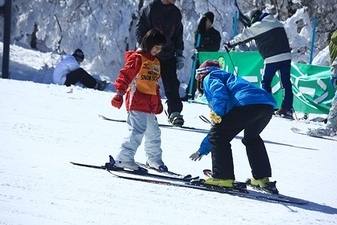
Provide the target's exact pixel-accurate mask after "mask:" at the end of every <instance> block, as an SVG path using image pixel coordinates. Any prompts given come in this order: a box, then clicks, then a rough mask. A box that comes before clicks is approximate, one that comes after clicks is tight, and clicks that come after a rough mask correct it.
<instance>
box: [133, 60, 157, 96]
mask: <svg viewBox="0 0 337 225" xmlns="http://www.w3.org/2000/svg"><path fill="white" fill-rule="evenodd" d="M139 55H140V56H141V57H142V67H141V69H140V70H139V73H138V74H137V76H136V88H137V89H138V91H140V92H142V93H145V94H150V95H157V87H158V79H159V77H160V63H159V60H158V59H157V58H155V59H154V60H153V61H151V60H149V59H147V58H146V57H144V56H142V55H141V54H139Z"/></svg>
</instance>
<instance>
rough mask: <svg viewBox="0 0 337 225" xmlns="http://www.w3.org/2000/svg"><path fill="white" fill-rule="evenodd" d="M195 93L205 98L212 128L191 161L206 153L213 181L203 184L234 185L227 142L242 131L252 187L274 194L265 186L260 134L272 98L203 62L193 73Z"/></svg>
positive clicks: (273, 188)
mask: <svg viewBox="0 0 337 225" xmlns="http://www.w3.org/2000/svg"><path fill="white" fill-rule="evenodd" d="M196 79H197V80H198V90H199V91H200V92H201V93H204V94H205V97H206V99H207V102H208V103H209V106H210V108H211V114H210V118H211V120H212V121H213V124H214V125H213V126H212V128H211V129H210V131H209V133H208V135H207V136H206V137H205V138H204V140H203V141H202V143H201V145H200V148H199V150H198V151H197V152H195V153H193V154H192V155H191V156H190V158H191V159H192V160H194V161H195V160H200V159H201V157H202V156H203V155H207V154H208V153H209V152H210V151H211V154H212V170H213V177H212V178H208V179H206V180H205V184H209V185H216V186H222V187H228V188H231V187H233V182H234V181H235V175H234V165H233V155H232V148H231V144H230V142H231V141H232V140H233V138H234V137H235V136H236V135H237V134H239V133H240V132H241V131H243V134H244V135H243V139H242V143H243V144H244V145H245V146H246V152H247V157H248V161H249V164H250V167H251V171H252V175H253V177H252V178H251V180H250V182H251V184H252V185H255V186H259V187H261V188H266V189H268V191H271V192H273V193H277V192H278V191H277V189H276V186H275V182H269V177H271V166H270V162H269V158H268V154H267V151H266V147H265V145H264V142H263V140H262V138H261V137H260V133H261V132H262V131H263V130H264V128H265V127H266V126H267V124H268V123H269V121H270V119H271V117H272V115H273V112H274V107H275V106H276V102H275V99H274V97H273V96H272V95H271V94H270V93H268V92H267V91H265V90H263V89H262V88H259V87H257V86H255V85H254V84H251V83H250V82H248V81H246V80H244V79H243V78H241V77H239V76H236V75H234V74H232V73H228V72H226V71H223V70H221V69H220V64H219V63H218V62H217V61H211V60H208V61H205V62H204V63H202V64H201V66H200V67H199V69H198V70H197V71H196Z"/></svg>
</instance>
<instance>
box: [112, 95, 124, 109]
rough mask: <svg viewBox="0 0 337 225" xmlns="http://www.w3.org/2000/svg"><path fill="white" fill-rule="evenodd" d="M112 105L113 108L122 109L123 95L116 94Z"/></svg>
mask: <svg viewBox="0 0 337 225" xmlns="http://www.w3.org/2000/svg"><path fill="white" fill-rule="evenodd" d="M111 105H112V106H113V107H116V108H118V109H120V108H121V107H122V105H123V95H120V94H116V95H115V96H114V97H113V98H112V99H111Z"/></svg>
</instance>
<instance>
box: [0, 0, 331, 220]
mask: <svg viewBox="0 0 337 225" xmlns="http://www.w3.org/2000/svg"><path fill="white" fill-rule="evenodd" d="M14 2H15V1H14ZM34 2H35V1H34ZM34 2H25V3H26V4H23V5H22V7H21V8H20V7H18V8H16V9H17V10H18V11H17V12H16V13H17V14H19V15H20V17H18V18H19V19H20V20H19V21H16V22H15V23H14V24H16V28H15V34H14V36H15V43H16V44H13V45H11V46H10V79H0V111H1V116H2V119H1V121H0V136H1V141H0V143H1V148H0V158H1V164H0V202H1V204H0V224H1V225H23V224H24V225H45V224H48V225H54V224H55V225H59V224H69V225H78V224H98V225H100V224H108V223H111V224H142V225H143V224H144V225H145V224H156V225H178V224H179V225H181V224H184V225H189V224H191V225H192V224H193V225H194V224H243V225H246V224H248V225H249V224H251V225H256V224H268V225H275V224H282V225H283V224H294V225H295V224H296V225H308V224H313V225H316V224H317V225H323V224H324V225H326V224H336V223H337V195H336V193H335V192H336V178H337V175H336V172H335V171H337V164H336V160H335V159H336V158H337V151H336V149H337V148H336V146H337V143H336V142H335V141H331V140H323V139H318V138H313V137H308V136H304V135H299V134H295V133H293V132H292V131H291V127H300V128H303V127H317V126H320V125H322V124H319V123H310V124H306V123H304V122H302V121H290V120H286V119H282V118H277V117H273V118H272V120H271V121H270V123H269V125H268V126H267V127H266V129H265V130H264V131H263V133H262V134H261V136H262V138H263V139H264V140H265V143H266V147H267V150H268V153H269V158H270V161H271V165H272V172H273V177H272V180H276V181H277V187H278V189H279V191H280V193H282V194H284V195H286V196H291V197H295V198H298V199H301V200H304V201H307V202H308V204H306V205H292V204H284V203H274V202H266V201H262V200H252V199H245V198H241V197H236V196H230V195H226V194H220V193H213V192H204V191H200V190H193V189H187V188H179V187H174V186H167V185H159V184H149V183H143V182H137V181H130V180H124V179H120V178H115V177H113V176H111V175H110V174H109V173H107V172H106V171H104V170H96V169H89V168H83V167H77V166H74V165H72V164H70V161H74V162H80V163H87V164H94V165H102V164H104V163H105V162H106V161H108V156H109V155H112V156H116V155H117V154H118V152H119V146H120V145H121V143H122V141H123V138H124V137H125V136H126V135H127V125H126V124H125V123H116V122H109V121H105V120H102V119H101V118H99V117H98V115H99V114H102V115H105V116H108V117H111V118H116V119H126V111H125V108H124V106H123V107H122V108H121V109H120V110H118V109H116V108H113V107H112V106H111V104H110V100H111V98H112V97H113V96H114V94H115V93H114V88H113V86H112V85H110V86H108V87H107V88H106V90H105V91H96V90H92V89H86V88H82V87H80V86H72V87H65V86H59V85H55V84H52V72H53V68H54V67H55V65H56V64H57V63H58V62H59V60H60V59H61V57H62V55H61V54H62V53H64V52H67V53H72V51H73V50H74V49H75V48H77V47H81V48H83V50H84V52H85V54H86V60H85V61H84V63H83V67H84V68H85V69H87V70H88V71H89V72H90V73H91V74H92V75H94V76H95V77H98V76H99V77H100V78H101V79H107V80H109V81H111V82H113V81H114V79H115V78H116V77H117V71H118V70H119V69H120V67H121V65H122V63H123V52H124V50H125V42H124V41H125V37H124V36H123V35H125V34H127V33H128V32H129V31H126V29H127V27H126V26H123V24H122V23H124V22H125V23H127V24H130V20H126V21H125V20H122V15H123V18H128V17H132V15H131V14H130V12H129V11H130V10H129V9H130V8H132V9H135V8H137V6H136V5H135V4H134V3H132V2H131V1H126V2H125V1H123V2H122V4H121V5H122V6H123V8H117V7H114V3H112V2H109V4H108V3H106V4H103V3H100V4H99V5H97V4H96V2H92V1H91V2H90V4H89V2H84V4H83V5H81V8H80V9H81V13H84V14H85V12H86V11H85V10H84V9H88V11H91V14H90V15H91V16H92V17H90V18H89V17H82V14H81V15H77V14H76V13H75V12H74V11H72V8H71V7H70V8H66V10H63V9H64V5H62V4H60V5H58V4H54V3H53V7H46V5H47V6H49V5H48V4H49V3H50V2H45V3H43V4H45V5H43V6H41V7H36V6H35V5H34V4H35V3H34ZM75 2H76V1H75ZM145 2H148V1H145ZM178 2H179V4H180V5H179V7H183V8H186V7H189V3H188V2H187V1H178ZM293 2H294V1H293ZM61 3H66V1H61ZM72 3H74V2H73V1H70V2H69V5H72ZM110 3H111V4H110ZM194 4H196V5H195V6H194V7H195V8H193V9H194V10H195V11H191V14H188V13H186V12H184V20H185V21H184V26H185V27H186V28H185V29H186V31H189V32H190V33H191V32H192V31H193V30H194V29H195V27H196V24H197V18H199V17H200V15H201V14H202V13H204V12H205V8H203V7H202V4H199V3H198V2H195V3H194ZM207 4H208V8H207V9H209V10H214V9H217V8H218V9H219V10H214V11H215V13H216V21H215V23H214V26H215V28H217V29H219V30H220V31H221V33H222V35H223V41H226V40H228V39H229V38H230V37H231V35H232V33H231V31H230V29H231V24H229V23H225V21H231V18H232V12H234V10H236V9H235V7H233V6H232V5H231V6H229V5H226V4H224V3H223V1H214V4H213V5H212V4H209V3H207ZM74 5H76V4H74ZM74 5H72V6H74ZM88 5H89V6H90V7H88ZM33 6H34V9H32V7H33ZM105 6H108V7H105ZM102 7H105V8H107V9H109V10H110V11H109V10H107V11H108V12H113V13H110V14H108V17H107V15H106V14H104V13H103V12H101V11H100V9H101V8H102ZM96 9H97V10H96ZM117 9H118V10H117ZM116 10H117V11H116ZM222 10H224V11H222ZM26 11H29V12H30V14H28V13H26ZM41 11H43V12H52V14H54V12H55V15H56V14H57V13H60V12H61V13H64V14H67V13H69V15H70V19H71V20H70V21H72V22H73V21H75V22H78V21H83V20H81V18H82V19H83V18H88V20H89V19H90V21H91V22H92V21H96V22H97V23H98V22H100V23H101V22H102V23H104V24H105V25H106V26H105V27H104V26H102V27H96V28H95V27H94V26H91V27H89V26H88V24H87V23H84V22H85V21H84V22H83V23H76V26H73V23H71V24H68V25H67V26H65V27H62V28H63V30H64V33H63V45H62V46H61V49H60V54H59V53H56V52H54V51H51V49H52V48H53V47H52V46H54V47H55V43H56V41H57V40H58V39H51V38H50V37H54V36H58V35H59V33H57V29H59V27H58V26H57V25H55V24H54V25H53V26H52V21H53V20H56V18H55V16H53V15H52V14H50V15H52V16H51V17H43V16H41ZM124 12H125V14H124ZM219 13H222V14H223V17H220V16H219ZM46 14H47V15H49V14H48V13H46ZM34 18H35V19H36V18H40V19H39V20H38V21H39V22H40V23H41V24H42V25H43V24H49V25H50V26H48V29H46V30H43V31H42V30H41V32H40V33H38V34H37V35H38V37H39V38H40V39H41V40H43V41H44V42H45V43H40V44H42V45H44V46H45V47H46V46H47V45H49V47H48V48H47V47H46V48H45V49H44V51H34V50H31V49H30V48H29V47H28V45H27V43H29V40H30V39H29V38H30V36H27V35H26V33H27V32H28V31H26V30H25V29H28V30H29V29H31V27H33V24H34ZM48 18H49V19H48ZM298 18H302V19H303V20H304V22H305V23H307V24H306V25H307V26H306V28H305V29H303V31H302V32H300V33H297V32H296V29H293V27H294V26H295V25H294V23H296V20H297V19H298ZM58 19H61V18H58ZM108 20H109V21H110V22H111V23H112V24H118V26H116V27H109V22H107V21H108ZM54 22H55V21H54ZM54 22H53V23H54ZM61 22H62V21H61ZM131 22H132V21H131ZM133 22H134V21H133ZM310 24H311V23H310V21H309V20H308V17H307V14H306V12H305V11H301V10H298V12H297V13H296V14H295V15H294V16H293V17H292V18H289V19H288V20H287V21H285V27H286V30H287V34H288V35H289V37H290V41H291V43H292V47H293V49H297V50H298V51H295V52H297V53H298V52H301V50H303V46H306V48H308V46H309V43H310V41H309V40H310V39H311V32H312V27H311V25H310ZM1 25H2V24H1ZM94 25H95V24H94ZM13 27H14V26H13ZM24 27H27V28H24ZM94 28H95V29H94ZM131 29H134V24H133V25H132V26H131ZM81 31H85V32H86V33H85V35H84V33H81ZM112 31H114V32H112ZM53 32H54V33H53ZM67 32H68V33H67ZM19 34H20V35H21V34H22V35H21V36H20V35H19ZM76 34H78V35H79V34H80V35H79V36H76ZM188 34H189V33H188V32H185V39H186V49H185V57H186V65H185V69H184V70H183V71H180V72H179V77H180V80H181V81H182V86H183V87H184V85H185V87H186V86H187V85H186V82H188V78H189V75H190V68H191V63H192V62H191V59H190V55H191V54H192V52H193V42H192V40H193V38H192V36H190V35H188ZM98 36H100V37H101V39H99V38H98ZM19 37H20V38H21V39H19ZM58 37H59V36H58ZM74 37H80V38H81V40H82V42H81V43H83V45H81V44H79V43H74V42H73V41H72V40H74ZM109 37H112V38H109ZM91 38H92V39H95V38H97V40H98V41H97V42H92V39H91ZM127 39H128V40H127V41H128V43H133V44H134V42H135V40H134V37H131V36H130V37H128V38H127ZM20 41H21V42H20ZM54 42H55V43H54ZM91 42H92V43H95V44H92V45H89V44H87V43H91ZM24 43H26V44H24ZM102 46H106V48H105V49H102V48H101V47H102ZM0 52H1V53H2V52H3V45H2V43H0ZM297 53H294V57H297V56H299V55H296V54H297ZM305 53H306V54H303V55H300V57H303V58H301V59H302V60H303V61H307V60H308V59H309V55H308V53H310V52H309V51H308V49H306V50H305ZM314 55H315V56H316V58H315V59H314V61H313V62H315V64H319V65H327V63H328V61H329V59H328V50H327V49H324V50H323V51H321V52H319V53H315V54H314ZM0 60H1V62H2V54H1V55H0ZM0 65H2V64H0ZM184 82H185V83H184ZM162 101H163V103H164V102H165V99H162ZM182 114H183V115H184V119H185V125H186V126H193V127H197V128H204V129H208V128H209V125H208V124H206V123H204V122H202V121H201V120H200V119H199V118H198V117H199V115H205V116H208V114H209V109H208V107H207V106H206V105H202V104H194V103H188V102H184V109H183V112H182ZM311 116H314V115H309V118H310V117H311ZM319 116H322V117H325V116H326V115H319ZM298 117H299V118H300V117H301V115H300V114H298ZM158 121H159V122H160V123H164V124H167V118H166V116H165V114H164V113H162V114H160V115H158ZM161 133H162V149H163V161H164V162H165V163H166V165H167V166H168V168H169V169H170V170H172V171H174V172H178V173H182V174H192V175H194V176H200V177H203V174H202V170H203V169H205V168H211V157H210V155H208V156H205V157H203V158H202V160H201V161H198V162H192V161H191V160H190V159H189V156H190V155H191V154H192V153H193V152H195V151H196V150H198V147H199V144H200V142H201V141H202V139H203V138H204V136H205V135H206V134H205V133H203V132H192V131H187V130H176V129H168V128H161ZM241 138H242V133H240V134H239V135H238V136H237V137H236V138H235V139H233V141H232V143H231V144H232V148H233V155H234V165H235V174H236V178H237V180H240V181H244V180H246V178H249V177H250V176H251V173H250V168H249V164H248V161H247V157H246V153H245V149H244V146H243V144H242V143H241ZM143 147H144V146H143V145H142V146H141V147H140V148H139V149H138V152H137V154H136V160H137V161H140V162H145V153H144V150H143Z"/></svg>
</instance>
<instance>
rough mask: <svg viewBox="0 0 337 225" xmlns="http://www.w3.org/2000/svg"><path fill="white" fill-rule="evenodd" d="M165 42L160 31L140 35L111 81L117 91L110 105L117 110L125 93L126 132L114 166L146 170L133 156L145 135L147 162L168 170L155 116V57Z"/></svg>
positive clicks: (157, 93) (157, 101)
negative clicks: (117, 73) (127, 127)
mask: <svg viewBox="0 0 337 225" xmlns="http://www.w3.org/2000/svg"><path fill="white" fill-rule="evenodd" d="M165 44H166V38H165V36H164V34H163V33H161V31H159V30H158V29H151V30H149V31H148V32H147V33H146V34H145V36H144V37H143V41H142V43H141V49H140V50H137V51H129V52H127V53H126V57H125V58H126V62H125V65H124V67H123V68H122V69H121V70H120V73H119V76H118V78H117V80H116V81H115V83H114V85H115V88H116V91H117V94H116V95H115V96H114V97H113V99H112V100H111V104H112V106H114V107H116V108H118V109H119V108H120V107H121V106H122V104H123V95H124V94H126V104H125V106H126V110H127V112H128V118H127V124H128V125H129V135H128V137H127V138H125V139H124V142H123V144H122V145H121V147H120V152H119V154H118V156H117V157H116V160H115V166H116V167H120V168H126V169H130V170H138V171H144V170H145V169H144V168H142V167H140V166H138V164H136V162H135V159H134V156H135V154H136V151H137V148H138V147H139V146H140V144H141V142H142V139H143V137H144V136H145V143H144V146H145V152H146V158H147V162H146V163H147V164H148V165H149V166H150V167H153V168H155V169H158V170H161V171H167V167H166V165H165V164H164V162H163V161H162V149H161V137H160V135H161V131H160V129H159V125H158V121H157V118H156V114H160V113H162V111H163V105H162V102H161V97H160V91H159V84H158V79H159V78H160V74H161V71H162V70H161V67H160V63H159V60H158V59H157V58H156V57H155V56H156V55H157V54H158V53H159V52H160V51H161V49H162V48H163V46H164V45H165Z"/></svg>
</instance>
